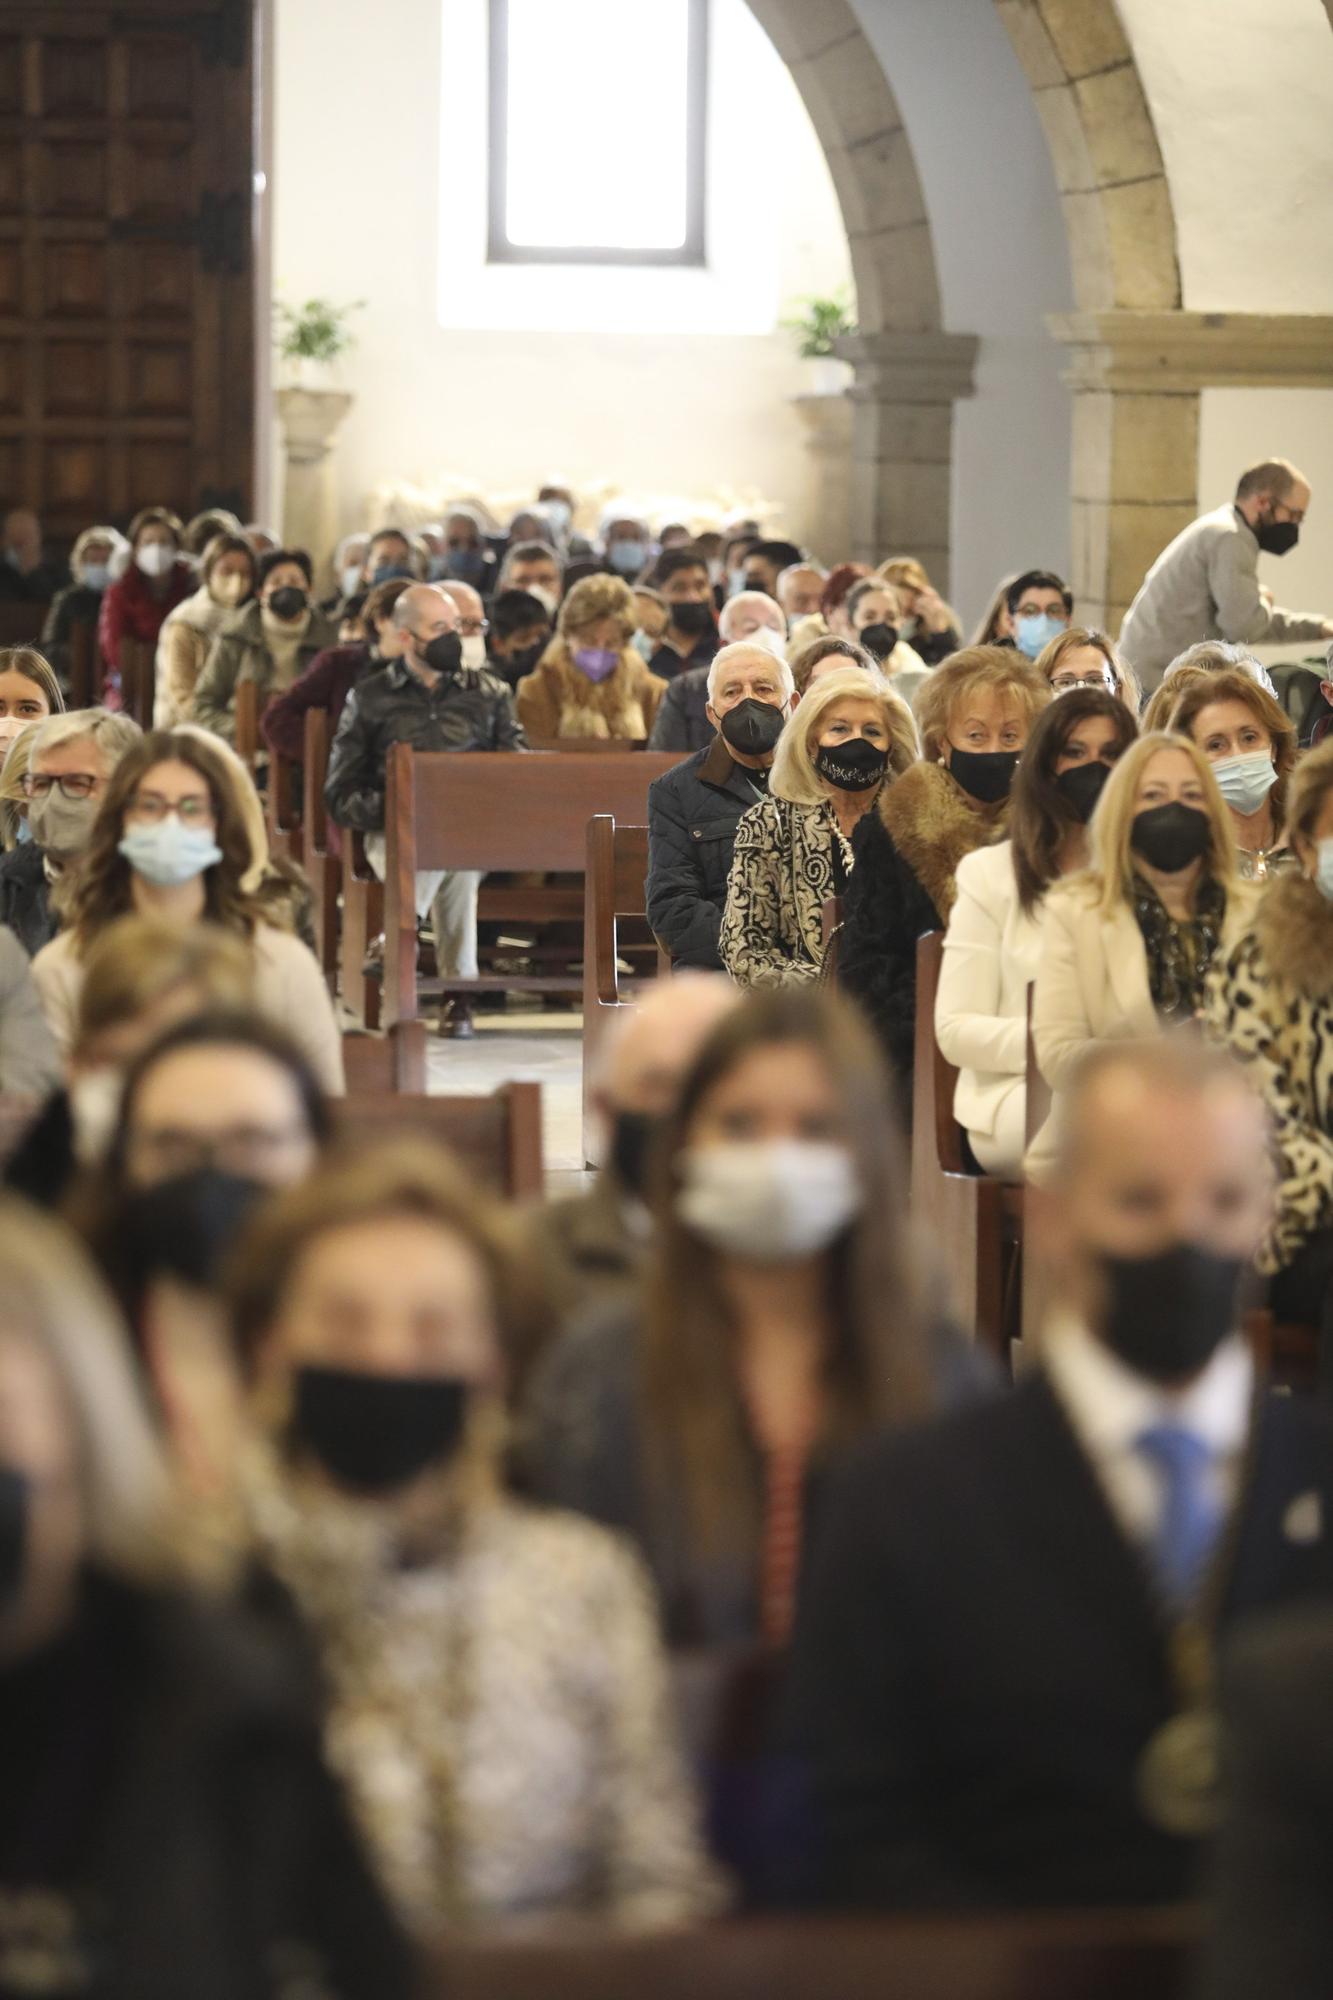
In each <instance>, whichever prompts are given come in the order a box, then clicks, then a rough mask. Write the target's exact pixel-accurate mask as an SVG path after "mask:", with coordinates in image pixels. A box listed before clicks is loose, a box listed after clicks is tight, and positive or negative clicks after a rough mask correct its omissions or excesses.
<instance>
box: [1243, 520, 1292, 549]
mask: <svg viewBox="0 0 1333 2000" xmlns="http://www.w3.org/2000/svg"><path fill="white" fill-rule="evenodd" d="M1254 534H1255V540H1256V541H1257V542H1258V544H1259V546H1260V548H1261V549H1262V550H1263V552H1264V554H1265V555H1266V556H1285V555H1286V554H1287V552H1288V551H1289V550H1290V549H1294V548H1295V546H1296V544H1297V542H1298V541H1299V540H1300V538H1301V524H1300V522H1299V521H1261V522H1260V523H1259V525H1258V527H1257V528H1256V529H1255V531H1254Z"/></svg>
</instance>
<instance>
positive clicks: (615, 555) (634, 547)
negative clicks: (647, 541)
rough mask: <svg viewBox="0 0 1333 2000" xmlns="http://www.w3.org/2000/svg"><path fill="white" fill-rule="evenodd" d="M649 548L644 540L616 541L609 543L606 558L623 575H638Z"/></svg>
mask: <svg viewBox="0 0 1333 2000" xmlns="http://www.w3.org/2000/svg"><path fill="white" fill-rule="evenodd" d="M647 554H648V550H647V548H646V547H645V545H644V544H643V543H642V542H631V541H629V540H628V539H626V540H624V541H615V542H612V543H610V544H609V546H608V548H607V551H606V559H607V561H608V562H609V563H610V565H611V567H612V569H614V570H618V571H619V573H620V575H621V576H637V575H638V574H639V571H640V570H641V569H642V568H643V565H644V561H645V559H646V557H647Z"/></svg>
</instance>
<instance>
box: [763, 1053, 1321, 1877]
mask: <svg viewBox="0 0 1333 2000" xmlns="http://www.w3.org/2000/svg"><path fill="white" fill-rule="evenodd" d="M1062 1146H1063V1157H1062V1161H1061V1172H1060V1174H1059V1175H1058V1177H1057V1180H1056V1184H1055V1188H1054V1190H1053V1191H1052V1192H1049V1193H1048V1192H1042V1193H1041V1194H1040V1195H1039V1196H1038V1195H1036V1194H1035V1193H1032V1195H1031V1203H1032V1208H1031V1210H1030V1211H1029V1221H1030V1222H1031V1223H1033V1224H1035V1228H1034V1229H1032V1230H1031V1231H1030V1232H1029V1233H1027V1237H1026V1241H1025V1245H1024V1250H1025V1255H1026V1254H1032V1255H1037V1256H1039V1257H1042V1258H1043V1260H1044V1263H1045V1265H1046V1267H1047V1270H1048V1272H1049V1276H1050V1280H1051V1287H1052V1291H1053V1295H1054V1299H1055V1304H1054V1307H1053V1310H1052V1312H1051V1314H1050V1316H1049V1318H1048V1322H1047V1324H1046V1325H1045V1328H1044V1332H1043V1341H1042V1352H1041V1359H1040V1365H1039V1366H1038V1367H1036V1368H1034V1369H1032V1370H1031V1371H1029V1372H1028V1373H1027V1374H1026V1375H1025V1376H1024V1377H1023V1379H1022V1381H1021V1383H1020V1385H1019V1387H1018V1388H1016V1389H1015V1390H1014V1391H1013V1393H1012V1394H1011V1395H1009V1396H1006V1397H1002V1398H998V1399H995V1400H992V1401H990V1402H987V1403H983V1404H979V1405H977V1406H976V1407H974V1408H972V1409H969V1410H967V1411H964V1412H962V1413H960V1414H958V1415H954V1416H946V1417H943V1418H941V1419H939V1420H937V1421H936V1422H934V1423H933V1424H930V1425H927V1426H926V1427H924V1428H923V1429H921V1430H919V1431H918V1432H916V1433H915V1434H911V1435H905V1436H901V1437H897V1438H891V1439H885V1440H884V1442H883V1443H882V1444H881V1445H878V1446H876V1447H874V1448H873V1449H872V1450H871V1451H870V1452H869V1453H868V1454H867V1455H866V1456H864V1457H863V1458H862V1459H861V1461H860V1463H859V1464H858V1465H857V1466H856V1467H855V1468H854V1469H853V1470H851V1471H850V1473H849V1476H848V1478H847V1479H846V1481H845V1483H844V1484H842V1485H841V1488H840V1490H839V1491H838V1492H837V1493H836V1494H835V1495H833V1496H832V1497H831V1500H830V1504H829V1508H828V1511H827V1513H826V1515H825V1518H824V1521H823V1524H822V1532H821V1537H820V1543H819V1546H818V1549H817V1552H816V1561H815V1565H814V1573H813V1576H812V1578H811V1584H810V1588H809V1592H808V1596H807V1599H806V1603H805V1606H804V1618H803V1623H802V1626H801V1628H800V1630H799V1633H798V1638H797V1644H796V1648H795V1656H794V1659H793V1679H792V1704H791V1718H790V1720H791V1730H792V1747H793V1749H794V1750H795V1751H796V1752H797V1754H798V1756H799V1758H800V1760H801V1762H802V1764H803V1766H804V1772H805V1777H806V1780H807V1784H808V1792H809V1796H810V1798H811V1799H812V1801H813V1820H812V1825H811V1827H810V1835H809V1838H810V1854H811V1858H812V1874H813V1877H814V1879H813V1882H812V1892H813V1894H814V1895H815V1896H816V1897H818V1898H820V1899H822V1900H823V1901H825V1902H834V1903H846V1904H856V1905H861V1906H873V1907H878V1908H894V1907H908V1906H914V1905H915V1906H923V1905H933V1906H935V1907H937V1908H938V1907H949V1906H952V1907H966V1906H969V1905H971V1906H983V1905H985V1906H990V1907H1022V1906H1028V1907H1037V1906H1040V1907H1043V1908H1051V1907H1056V1906H1059V1905H1065V1906H1071V1905H1072V1906H1080V1907H1087V1906H1091V1905H1094V1904H1121V1905H1132V1904H1146V1903H1155V1902H1178V1901H1184V1900H1187V1899H1188V1898H1190V1896H1191V1895H1192V1894H1193V1893H1194V1892H1195V1888H1196V1875H1197V1870H1198V1866H1199V1863H1200V1861H1201V1860H1202V1859H1203V1852H1204V1843H1205V1840H1206V1837H1207V1835H1208V1834H1209V1832H1210V1831H1211V1829H1212V1827H1213V1824H1214V1821H1215V1818H1216V1815H1217V1810H1218V1805H1219V1796H1218V1777H1219V1773H1218V1765H1217V1755H1216V1749H1217V1731H1216V1711H1215V1669H1216V1660H1217V1654H1218V1651H1219V1648H1220V1646H1221V1644H1222V1643H1223V1641H1224V1639H1225V1637H1226V1635H1227V1633H1228V1631H1229V1630H1230V1628H1231V1626H1232V1625H1233V1624H1234V1623H1235V1622H1236V1621H1238V1620H1240V1619H1241V1618H1243V1617H1247V1616H1249V1615H1250V1614H1251V1613H1254V1612H1257V1611H1259V1610H1262V1609H1264V1608H1266V1607H1269V1606H1273V1605H1278V1604H1283V1603H1290V1602H1292V1601H1293V1600H1297V1599H1311V1600H1315V1599H1319V1598H1321V1597H1324V1596H1327V1595H1328V1593H1329V1592H1330V1591H1333V1434H1331V1433H1330V1429H1329V1424H1328V1420H1327V1418H1326V1416H1325V1415H1324V1414H1323V1413H1322V1412H1321V1411H1320V1410H1318V1409H1317V1408H1315V1407H1314V1406H1312V1405H1306V1404H1302V1403H1299V1402H1296V1401H1294V1400H1292V1399H1289V1398H1283V1397H1276V1396H1271V1395H1268V1394H1266V1393H1264V1385H1263V1383H1262V1382H1261V1381H1256V1371H1255V1365H1254V1362H1253V1360H1252V1358H1251V1353H1250V1348H1249V1345H1248V1343H1247V1341H1246V1338H1245V1336H1244V1333H1243V1331H1242V1317H1243V1311H1244V1304H1245V1298H1246V1291H1247V1281H1248V1279H1249V1276H1250V1273H1251V1270H1252V1263H1251V1260H1252V1258H1253V1256H1254V1253H1255V1250H1256V1248H1257V1247H1258V1244H1259V1241H1260V1238H1261V1236H1262V1234H1263V1231H1264V1228H1265V1225H1266V1222H1267V1218H1268V1211H1269V1204H1270V1199H1271V1177H1270V1166H1269V1155H1268V1131H1267V1126H1266V1121H1265V1116H1264V1112H1263V1109H1262V1107H1261V1105H1260V1103H1259V1100H1258V1097H1257V1095H1256V1094H1255V1093H1254V1092H1253V1091H1252V1089H1251V1087H1250V1084H1249V1082H1248V1079H1247V1078H1246V1077H1245V1076H1244V1074H1243V1073H1242V1072H1241V1071H1240V1070H1239V1068H1238V1067H1236V1066H1234V1065H1233V1064H1232V1063H1231V1062H1230V1061H1229V1059H1228V1058H1226V1057H1224V1056H1222V1055H1219V1054H1217V1053H1215V1052H1213V1051H1210V1050H1207V1049H1205V1048H1203V1047H1201V1046H1200V1045H1199V1044H1198V1043H1197V1042H1196V1041H1195V1040H1194V1039H1193V1038H1192V1037H1191V1038H1190V1039H1188V1040H1185V1041H1176V1040H1175V1039H1173V1038H1168V1037H1163V1038H1161V1039H1160V1040H1158V1041H1155V1042H1152V1043H1148V1044H1144V1045H1136V1044H1133V1043H1122V1044H1108V1045H1105V1046H1103V1047H1102V1048H1100V1049H1098V1050H1097V1051H1095V1052H1094V1053H1093V1054H1092V1055H1090V1057H1089V1058H1088V1060H1087V1062H1086V1064H1085V1066H1084V1069H1083V1071H1082V1073H1081V1075H1080V1077H1079V1078H1078V1080H1077V1081H1076V1083H1075V1085H1074V1087H1073V1089H1072V1091H1071V1093H1070V1098H1069V1101H1068V1103H1067V1106H1066V1115H1065V1118H1064V1123H1063V1138H1062ZM1033 1210H1035V1214H1034V1213H1033V1212H1032V1211H1033Z"/></svg>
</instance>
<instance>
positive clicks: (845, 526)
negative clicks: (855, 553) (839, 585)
mask: <svg viewBox="0 0 1333 2000" xmlns="http://www.w3.org/2000/svg"><path fill="white" fill-rule="evenodd" d="M791 406H792V408H793V410H795V412H796V416H797V420H798V422H799V423H800V426H801V430H802V432H803V433H804V443H805V451H806V458H807V461H808V464H809V476H808V478H807V481H806V486H805V491H804V493H803V494H802V496H801V499H800V501H799V503H798V512H797V515H796V518H795V519H794V520H793V522H792V524H791V525H792V528H793V530H794V532H795V538H796V540H797V541H799V542H800V543H801V544H802V545H803V546H804V547H805V548H808V549H810V550H811V551H812V552H813V553H814V554H815V555H816V556H817V557H818V558H819V560H820V562H822V563H824V564H826V565H829V564H832V563H835V562H841V561H842V560H843V558H844V556H845V555H846V552H847V550H848V549H849V548H850V547H851V544H852V495H851V471H852V405H851V400H850V398H849V397H848V395H847V392H846V391H845V390H842V391H839V392H838V393H837V394H835V395H831V396H793V397H792V399H791Z"/></svg>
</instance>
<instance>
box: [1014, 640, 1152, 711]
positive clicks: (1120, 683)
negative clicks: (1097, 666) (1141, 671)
mask: <svg viewBox="0 0 1333 2000" xmlns="http://www.w3.org/2000/svg"><path fill="white" fill-rule="evenodd" d="M1084 646H1086V647H1088V648H1090V650H1091V651H1092V652H1094V653H1100V654H1101V656H1102V658H1103V659H1104V660H1105V662H1106V664H1107V666H1108V667H1109V668H1110V669H1111V679H1112V681H1113V683H1114V686H1113V688H1112V692H1113V693H1114V695H1115V697H1116V699H1117V701H1122V702H1123V703H1124V704H1125V707H1126V708H1127V709H1129V711H1130V713H1131V714H1132V715H1137V714H1138V712H1139V707H1140V705H1141V703H1142V701H1143V689H1142V688H1141V687H1140V686H1139V677H1138V675H1137V674H1136V673H1135V671H1134V669H1133V667H1131V666H1129V665H1128V664H1127V663H1126V662H1125V661H1124V660H1122V659H1121V657H1120V655H1119V653H1117V651H1116V649H1115V647H1114V646H1113V645H1112V643H1111V640H1110V638H1109V637H1108V636H1107V634H1106V633H1105V632H1103V631H1101V630H1099V628H1098V627H1097V626H1095V625H1069V626H1067V627H1066V628H1065V630H1064V631H1063V632H1061V633H1060V634H1059V636H1058V637H1057V638H1054V639H1052V640H1051V643H1050V645H1049V646H1044V647H1043V648H1042V650H1041V652H1040V653H1038V655H1037V670H1038V672H1039V673H1043V674H1045V676H1046V678H1047V680H1048V681H1054V679H1055V670H1056V668H1057V667H1058V666H1059V665H1060V662H1061V661H1062V660H1063V659H1064V657H1065V655H1066V653H1073V652H1076V651H1077V650H1078V649H1079V648H1080V647H1084Z"/></svg>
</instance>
